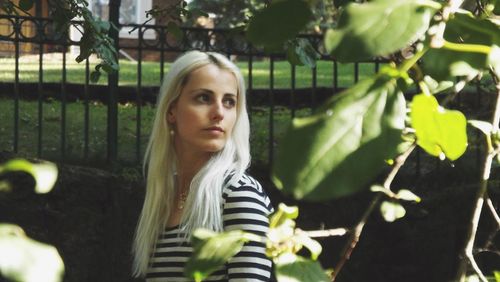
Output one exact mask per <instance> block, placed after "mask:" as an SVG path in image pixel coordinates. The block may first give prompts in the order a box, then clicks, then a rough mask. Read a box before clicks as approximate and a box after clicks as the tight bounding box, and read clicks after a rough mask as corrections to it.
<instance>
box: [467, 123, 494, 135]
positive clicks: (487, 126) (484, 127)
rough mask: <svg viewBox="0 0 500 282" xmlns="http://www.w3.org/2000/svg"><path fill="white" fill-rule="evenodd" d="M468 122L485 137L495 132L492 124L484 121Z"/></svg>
mask: <svg viewBox="0 0 500 282" xmlns="http://www.w3.org/2000/svg"><path fill="white" fill-rule="evenodd" d="M467 122H468V123H469V124H470V125H472V126H474V127H475V128H477V129H479V130H481V131H482V132H483V133H484V135H486V136H490V135H491V131H492V130H493V126H492V125H491V123H489V122H487V121H482V120H468V121H467Z"/></svg>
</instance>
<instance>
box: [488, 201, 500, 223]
mask: <svg viewBox="0 0 500 282" xmlns="http://www.w3.org/2000/svg"><path fill="white" fill-rule="evenodd" d="M486 204H487V205H488V208H489V209H490V212H491V215H492V216H493V218H494V219H495V221H496V222H497V227H496V228H497V229H499V228H500V216H498V213H497V211H496V210H495V206H493V202H492V201H491V199H490V197H488V196H487V197H486Z"/></svg>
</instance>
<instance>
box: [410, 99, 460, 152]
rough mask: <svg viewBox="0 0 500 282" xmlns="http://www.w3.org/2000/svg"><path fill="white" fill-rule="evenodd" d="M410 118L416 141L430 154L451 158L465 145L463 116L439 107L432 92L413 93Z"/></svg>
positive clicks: (457, 112)
mask: <svg viewBox="0 0 500 282" xmlns="http://www.w3.org/2000/svg"><path fill="white" fill-rule="evenodd" d="M410 118H411V124H412V126H413V128H414V129H415V134H416V136H417V144H418V145H419V146H420V147H422V148H423V149H424V150H425V151H426V152H427V153H429V154H430V155H432V156H436V157H440V158H441V159H443V157H446V158H448V159H450V160H452V161H454V160H456V159H458V158H459V157H460V156H462V154H463V153H464V152H465V150H466V149H467V131H466V127H467V121H466V119H465V116H464V115H463V114H462V113H461V112H459V111H454V110H446V109H444V108H442V107H441V106H439V104H438V102H437V100H436V98H434V96H428V95H425V94H419V95H415V96H414V97H413V100H412V103H411V113H410Z"/></svg>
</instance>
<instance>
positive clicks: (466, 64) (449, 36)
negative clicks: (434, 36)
mask: <svg viewBox="0 0 500 282" xmlns="http://www.w3.org/2000/svg"><path fill="white" fill-rule="evenodd" d="M444 38H445V39H446V40H447V41H449V42H452V43H457V44H464V43H465V44H475V45H478V46H481V45H482V46H483V49H488V48H489V50H490V52H491V54H486V53H482V52H472V51H469V50H468V49H466V48H465V47H464V48H462V50H461V51H459V50H449V49H445V48H440V49H430V50H429V51H428V52H427V53H426V54H425V55H424V57H423V58H422V68H423V70H424V72H425V73H426V74H428V75H430V76H432V77H433V78H434V79H436V80H438V81H441V80H449V79H450V78H453V77H454V76H474V75H476V74H478V73H479V72H480V71H481V70H486V69H488V68H489V66H490V65H492V66H495V67H497V68H498V67H500V50H499V48H498V46H499V45H500V29H499V28H498V26H497V25H495V24H494V23H492V22H491V21H489V20H487V19H480V18H476V17H474V16H473V15H472V14H470V13H468V12H458V13H455V14H454V15H453V17H452V18H451V19H450V20H449V21H448V22H447V24H446V30H445V33H444Z"/></svg>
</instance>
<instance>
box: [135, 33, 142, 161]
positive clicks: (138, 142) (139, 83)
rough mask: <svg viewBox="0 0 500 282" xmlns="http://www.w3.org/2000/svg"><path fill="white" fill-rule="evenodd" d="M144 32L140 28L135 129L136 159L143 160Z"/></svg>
mask: <svg viewBox="0 0 500 282" xmlns="http://www.w3.org/2000/svg"><path fill="white" fill-rule="evenodd" d="M142 35H143V30H142V27H139V48H138V49H137V97H136V109H137V112H136V129H135V134H136V136H135V157H136V161H137V162H140V160H141V105H142V40H143V36H142Z"/></svg>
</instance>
